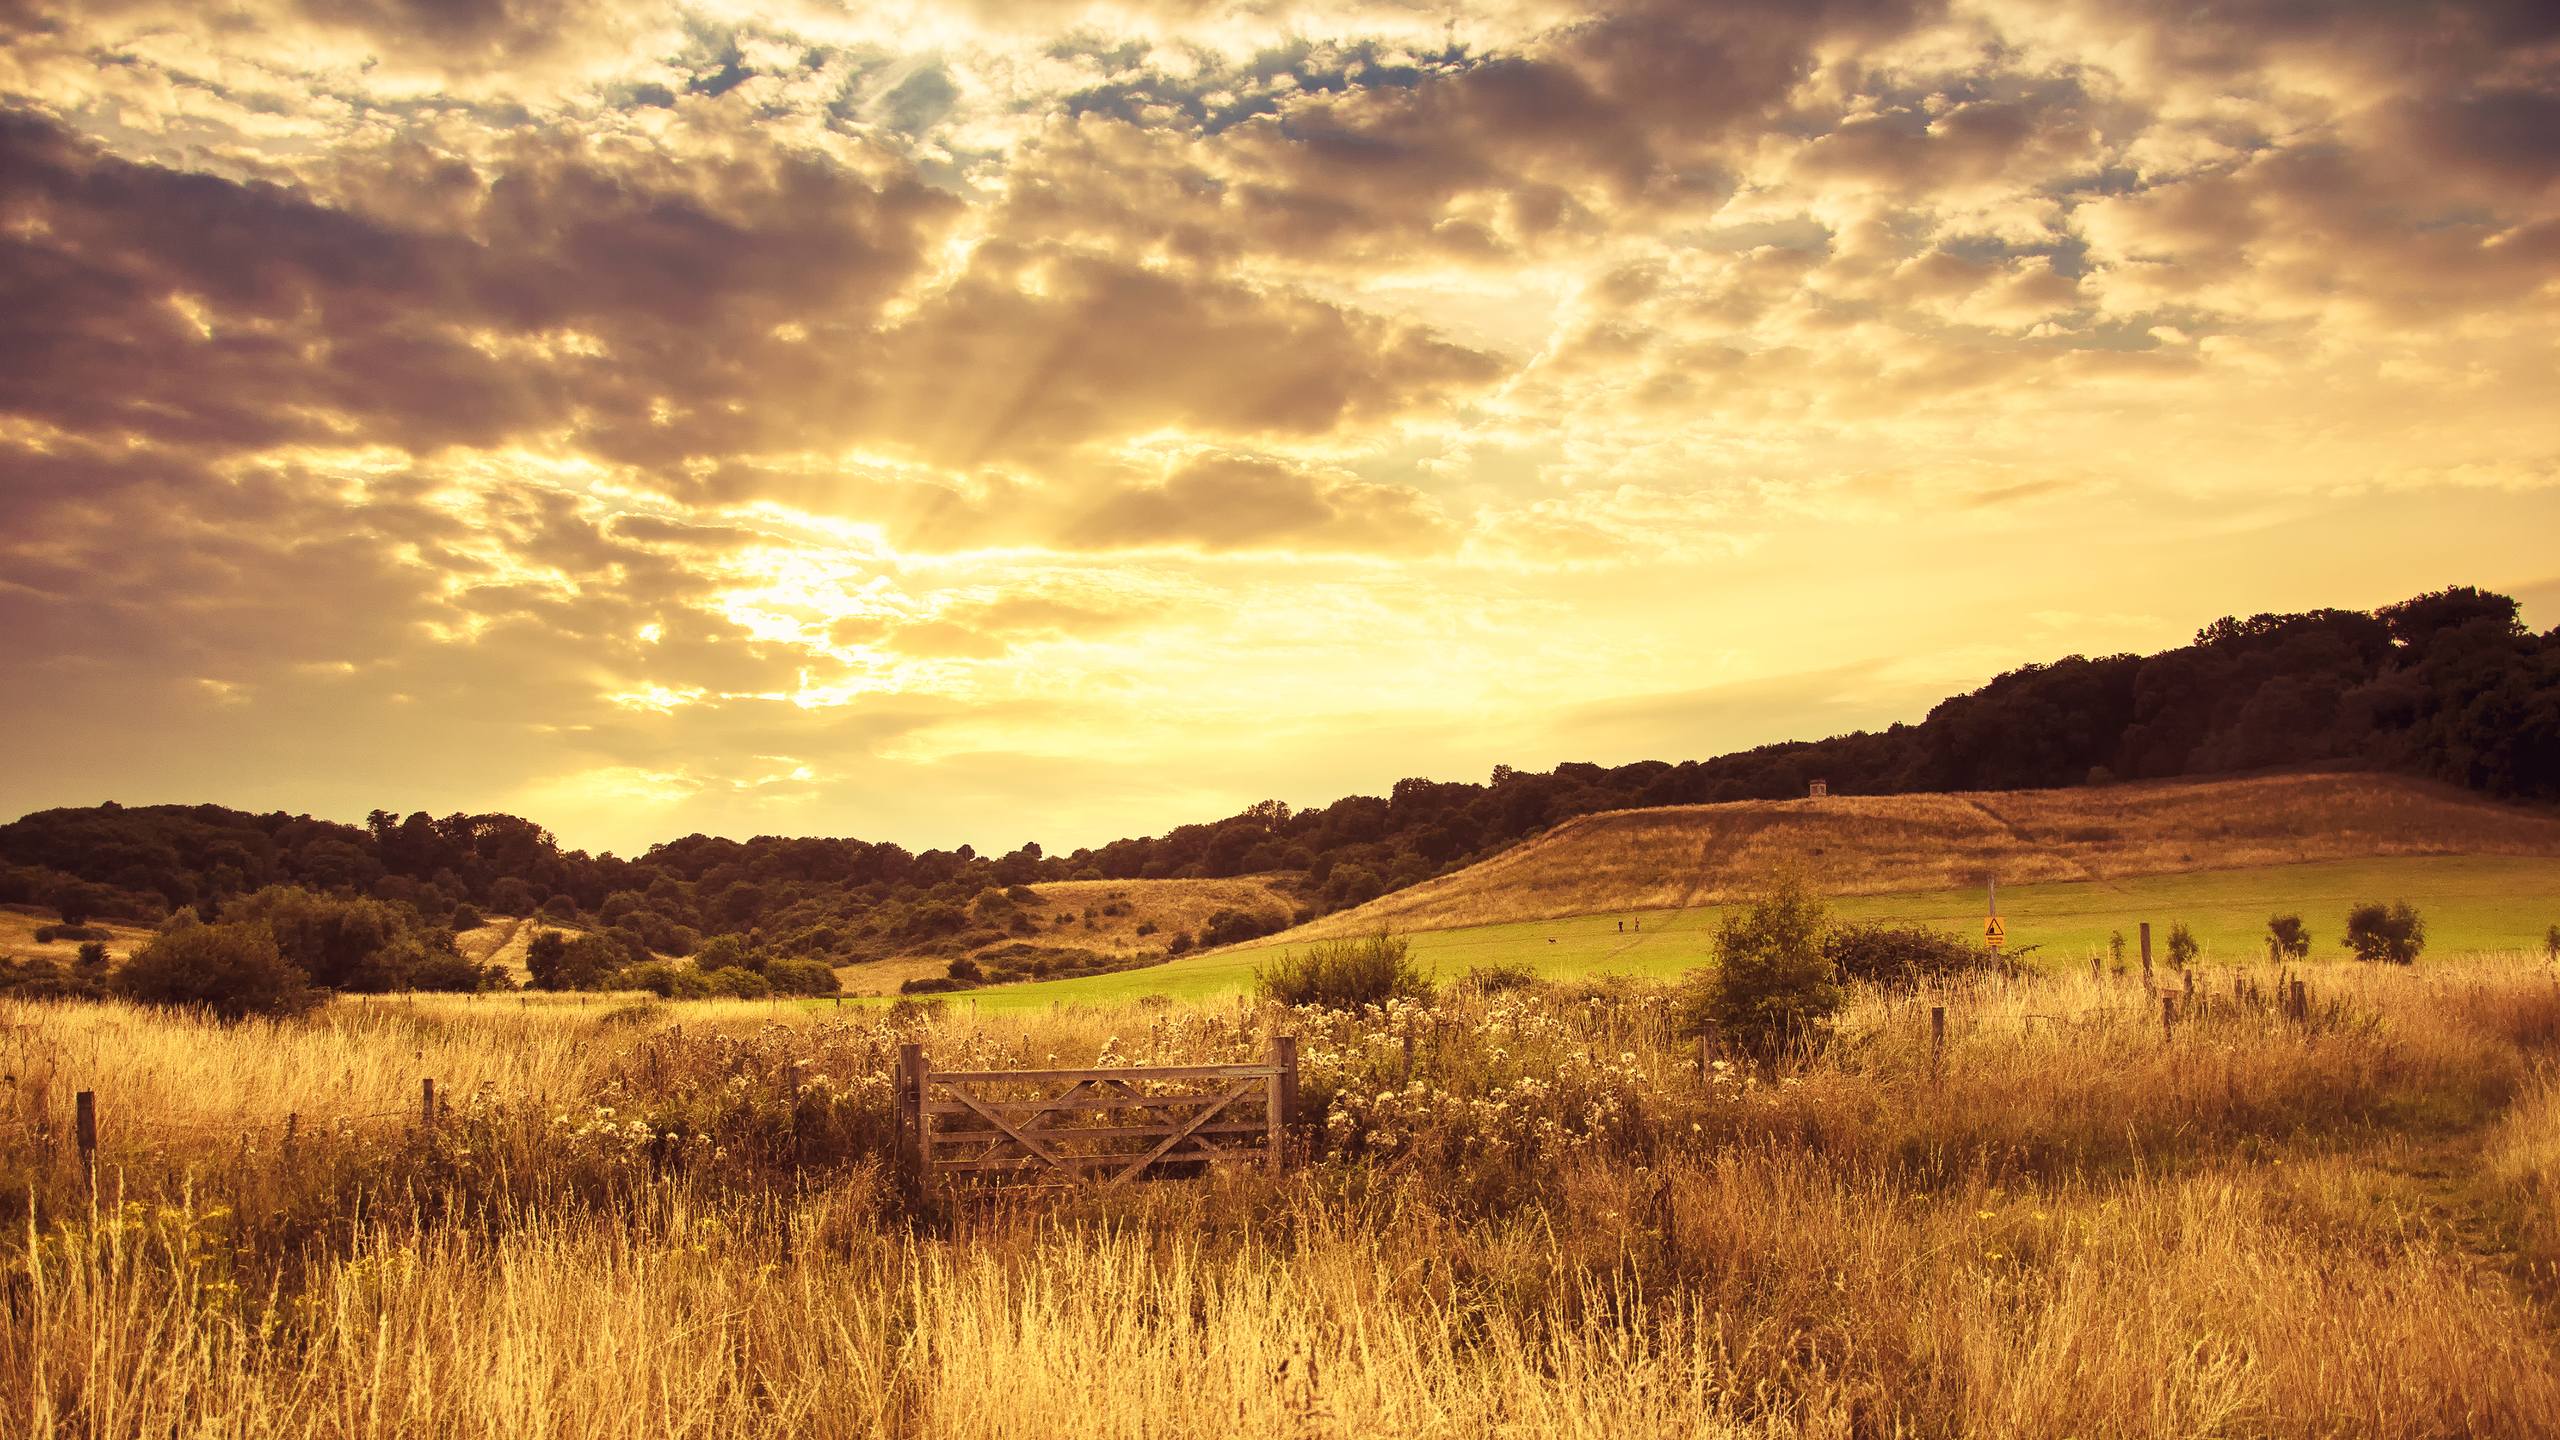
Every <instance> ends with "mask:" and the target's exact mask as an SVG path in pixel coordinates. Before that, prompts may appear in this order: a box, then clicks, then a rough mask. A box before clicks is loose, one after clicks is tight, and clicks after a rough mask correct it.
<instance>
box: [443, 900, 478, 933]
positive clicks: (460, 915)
mask: <svg viewBox="0 0 2560 1440" xmlns="http://www.w3.org/2000/svg"><path fill="white" fill-rule="evenodd" d="M487 923H488V922H487V921H485V920H483V919H481V918H480V911H479V909H478V907H476V906H474V905H472V904H471V903H469V902H468V901H465V902H464V903H462V904H460V905H456V906H454V907H453V913H452V914H450V915H448V916H446V917H445V921H444V928H446V929H447V930H452V931H456V932H460V931H464V930H477V929H479V928H480V927H481V926H483V925H485V924H487Z"/></svg>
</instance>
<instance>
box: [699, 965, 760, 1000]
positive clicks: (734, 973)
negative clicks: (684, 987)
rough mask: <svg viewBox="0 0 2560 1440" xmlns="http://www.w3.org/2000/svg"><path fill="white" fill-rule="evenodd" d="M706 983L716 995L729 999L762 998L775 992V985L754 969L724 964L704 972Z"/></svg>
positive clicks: (703, 976) (703, 977)
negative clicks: (721, 966) (716, 968)
mask: <svg viewBox="0 0 2560 1440" xmlns="http://www.w3.org/2000/svg"><path fill="white" fill-rule="evenodd" d="M702 979H703V982H704V983H705V984H707V985H708V986H710V987H711V993H712V994H713V995H714V996H717V997H720V998H723V999H729V1000H761V999H763V998H764V997H766V996H767V995H770V994H772V993H773V986H772V985H771V984H770V983H768V982H767V981H766V980H765V978H764V977H763V976H761V975H759V974H757V973H756V972H754V971H753V970H746V969H741V968H739V967H737V966H734V965H732V966H724V967H723V968H721V969H718V970H705V971H703V972H702Z"/></svg>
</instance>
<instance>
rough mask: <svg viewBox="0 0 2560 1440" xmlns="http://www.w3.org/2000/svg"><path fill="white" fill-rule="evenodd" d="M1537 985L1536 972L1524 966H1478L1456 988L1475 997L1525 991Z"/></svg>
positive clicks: (1515, 964) (1514, 964)
mask: <svg viewBox="0 0 2560 1440" xmlns="http://www.w3.org/2000/svg"><path fill="white" fill-rule="evenodd" d="M1537 983H1538V972H1537V971H1535V970H1532V969H1530V968H1529V967H1528V966H1526V965H1522V964H1518V963H1516V962H1515V963H1513V964H1508V965H1478V966H1476V967H1475V968H1474V969H1472V970H1469V971H1468V972H1467V973H1466V975H1465V976H1464V977H1462V978H1461V979H1460V980H1459V981H1458V988H1460V989H1462V990H1466V991H1468V992H1470V993H1473V994H1477V995H1501V994H1505V993H1508V992H1510V991H1513V990H1527V989H1530V988H1532V987H1534V986H1535V985H1536V984H1537Z"/></svg>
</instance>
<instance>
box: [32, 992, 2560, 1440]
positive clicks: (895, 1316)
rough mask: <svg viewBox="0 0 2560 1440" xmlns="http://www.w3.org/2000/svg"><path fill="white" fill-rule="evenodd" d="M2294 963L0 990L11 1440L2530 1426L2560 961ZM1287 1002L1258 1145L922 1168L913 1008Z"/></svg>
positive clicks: (2555, 1382) (2556, 1084) (1201, 1045)
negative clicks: (844, 1002) (1675, 1008)
mask: <svg viewBox="0 0 2560 1440" xmlns="http://www.w3.org/2000/svg"><path fill="white" fill-rule="evenodd" d="M2309 975H2310V984H2311V1004H2310V1007H2309V1013H2308V1014H2307V1015H2306V1016H2304V1017H2302V1018H2299V1019H2297V1018H2294V1017H2291V1016H2289V1015H2288V1014H2286V1013H2285V1012H2284V1011H2283V1010H2281V1009H2280V1008H2277V1007H2275V1006H2273V1005H2271V1004H2267V1003H2263V1002H2262V1001H2261V1000H2260V999H2259V998H2258V997H2259V996H2261V995H2265V994H2268V993H2272V992H2273V991H2274V990H2275V989H2276V982H2277V980H2278V976H2277V975H2276V974H2275V973H2274V972H2271V971H2266V970H2263V969H2259V970H2248V969H2233V970H2227V971H2218V972H2216V973H2215V975H2214V977H2213V982H2212V983H2211V984H2210V985H2208V986H2207V987H2206V988H2205V991H2204V996H2203V999H2202V1000H2201V1001H2200V1002H2199V1003H2198V1004H2197V1006H2196V1007H2195V1008H2194V1009H2192V1010H2190V1011H2188V1012H2186V1013H2185V1014H2184V1015H2182V1016H2181V1018H2180V1022H2179V1023H2178V1025H2177V1026H2176V1027H2175V1028H2174V1029H2172V1030H2171V1031H2169V1032H2167V1033H2165V1034H2164V1032H2163V1030H2162V1027H2161V1024H2160V1020H2159V1013H2158V1008H2157V1005H2156V1002H2155V1001H2154V999H2153V997H2152V996H2151V994H2150V993H2149V992H2147V991H2144V990H2142V989H2141V988H2140V987H2139V986H2138V985H2137V984H2135V983H2133V982H2132V981H2130V980H2126V979H2119V978H2116V977H2112V976H2107V977H2102V978H2100V979H2097V980H2094V981H2093V980H2092V979H2090V978H2089V977H2088V975H2087V974H2086V972H2085V970H2081V971H2078V972H2076V973H2065V974H2062V975H2059V976H2053V977H2045V978H2029V979H2024V980H2018V981H2002V982H1988V983H1980V984H1976V985H1972V986H1968V987H1965V988H1962V989H1957V990H1952V991H1948V992H1944V993H1938V994H1931V995H1920V996H1909V997H1892V996H1886V995H1880V994H1872V993H1869V994H1861V995H1858V996H1857V997H1856V998H1855V999H1854V1000H1853V1003H1852V1005H1851V1006H1850V1008H1849V1010H1848V1011H1847V1012H1846V1013H1845V1014H1844V1016H1843V1017H1842V1020H1841V1023H1840V1026H1839V1029H1838V1031H1837V1033H1836V1035H1835V1037H1834V1039H1833V1040H1832V1042H1831V1043H1830V1044H1828V1045H1827V1046H1824V1047H1821V1048H1820V1049H1819V1050H1817V1051H1807V1052H1800V1053H1797V1054H1795V1055H1794V1056H1792V1057H1791V1058H1787V1059H1784V1060H1781V1061H1777V1062H1773V1063H1770V1064H1768V1065H1765V1066H1754V1065H1748V1064H1744V1063H1741V1062H1739V1061H1737V1060H1733V1059H1727V1058H1723V1057H1713V1058H1710V1057H1708V1056H1706V1055H1704V1054H1702V1053H1701V1051H1700V1050H1699V1048H1698V1047H1697V1045H1696V1044H1695V1043H1694V1042H1692V1041H1690V1040H1687V1039H1684V1038H1681V1037H1680V1036H1679V1035H1677V1034H1675V1033H1674V1030H1673V1028H1672V1025H1671V1021H1670V1015H1671V1006H1670V1004H1669V996H1668V993H1667V992H1666V991H1665V989H1664V988H1663V987H1661V986H1658V985H1654V984H1649V983H1645V982H1642V981H1633V980H1612V981H1607V982H1603V983H1558V984H1545V985H1539V984H1531V985H1526V986H1514V987H1512V988H1505V989H1501V990H1498V991H1493V992H1490V993H1487V992H1484V991H1480V990H1474V989H1468V988H1464V987H1445V988H1444V989H1443V990H1442V992H1441V993H1440V994H1439V995H1438V996H1437V997H1436V998H1433V999H1431V1000H1430V1001H1428V1002H1424V1003H1413V1002H1403V1001H1399V1002H1395V1003H1393V1004H1391V1005H1388V1006H1386V1007H1371V1008H1369V1009H1366V1010H1364V1011H1362V1012H1360V1013H1356V1014H1350V1013H1340V1012H1326V1011H1319V1010H1312V1009H1308V1010H1294V1011H1293V1010H1285V1009H1281V1008H1278V1007H1275V1006H1271V1005H1268V1004H1265V1003H1261V1002H1256V1001H1250V1000H1245V999H1241V998H1238V999H1230V1000H1226V1001H1221V1002H1213V1003H1207V1004H1200V1005H1166V1004H1143V1005H1125V1006H1118V1007H1105V1008H1074V1009H1066V1008H1061V1009H1057V1010H1047V1009H1044V1010H1041V1011H1038V1012H1034V1013H1027V1014H996V1013H989V1012H985V1011H982V1010H981V1011H972V1010H971V1009H969V1008H967V1007H959V1006H921V1005H904V1006H896V1007H875V1008H866V1007H857V1006H847V1007H845V1009H844V1011H843V1012H842V1013H841V1014H833V1013H829V1014H813V1013H811V1012H809V1011H806V1010H800V1009H794V1008H790V1007H777V1006H769V1005H763V1004H755V1003H742V1002H695V1003H688V1004H680V1005H667V1004H633V1003H629V1002H626V1001H620V1000H611V999H597V998H593V997H536V996H494V997H492V996H482V997H418V998H415V999H409V998H394V999H375V1000H373V1001H370V1002H351V1001H340V1002H337V1003H336V1004H334V1005H332V1006H330V1007H328V1008H327V1009H325V1010H322V1011H320V1012H318V1013H316V1014H314V1015H311V1016H308V1017H304V1018H300V1019H295V1020H288V1021H252V1022H247V1023H244V1024H240V1025H235V1026H222V1025H217V1024H212V1023H209V1022H205V1021H201V1020H196V1019H191V1018H187V1017H185V1016H181V1015H172V1014H169V1013H166V1012H148V1011H142V1010H137V1009H132V1008H129V1007H126V1006H122V1005H119V1004H102V1005H42V1004H36V1003H12V1002H0V1072H5V1073H6V1075H7V1077H8V1078H7V1090H6V1097H5V1103H6V1106H7V1111H8V1124H7V1127H6V1129H5V1132H0V1135H5V1140H0V1220H5V1222H6V1223H5V1228H0V1235H5V1237H6V1238H5V1239H0V1266H5V1269H0V1295H5V1307H0V1309H4V1310H5V1313H4V1314H0V1324H5V1327H6V1335H5V1341H0V1425H5V1426H6V1427H7V1428H8V1430H9V1431H10V1433H13V1434H28V1435H39V1436H53V1435H79V1436H84V1437H125V1436H135V1437H139V1436H145V1435H149V1436H155V1437H156V1436H166V1435H172V1434H183V1435H187V1436H244V1437H245V1436H252V1435H254V1436H274V1437H304V1436H309V1437H322V1436H327V1437H340V1436H376V1435H384V1436H387V1435H395V1434H396V1435H404V1436H489V1437H497V1436H510V1437H514V1436H536V1437H551V1436H559V1437H570V1436H577V1437H586V1436H596V1437H602V1436H627V1435H635V1434H647V1435H653V1436H654V1435H669V1436H737V1435H746V1436H766V1435H772V1436H779V1435H810V1436H839V1435H842V1436H857V1435H900V1436H909V1435H912V1436H936V1437H942V1436H948V1437H976V1436H997V1435H1069V1434H1072V1435H1077V1436H1115V1437H1116V1436H1129V1437H1137V1436H1175V1435H1233V1434H1243V1433H1253V1434H1274V1435H1290V1436H1334V1435H1340V1436H1350V1435H1374V1434H1382V1433H1391V1434H1411V1435H1445V1436H1478V1435H1516V1436H1524V1437H1525V1436H1545V1435H1559V1436H1592V1437H1598V1436H1611V1437H1619V1436H1651V1435H1735V1436H1742V1435H1749V1436H1841V1437H1846V1436H1867V1435H1891V1434H1911V1435H1956V1434H1963V1435H1984V1436H2021V1437H2024V1436H2052V1435H2065V1434H2069V1435H2082V1436H2155V1435H2203V1434H2246V1435H2268V1436H2349V1435H2377V1434H2390V1435H2413V1436H2509V1435H2512V1436H2529V1435H2545V1434H2550V1433H2553V1432H2554V1430H2555V1429H2560V1363H2555V1360H2560V1355H2555V1348H2554V1347H2555V1340H2556V1338H2560V1330H2555V1325H2560V1308H2555V1307H2556V1306H2560V1071H2555V1067H2554V1064H2553V1061H2554V1058H2555V1057H2560V975H2556V974H2555V972H2554V970H2553V969H2552V967H2551V966H2550V965H2548V964H2547V963H2545V962H2544V961H2543V960H2542V959H2541V958H2540V957H2539V956H2535V955H2524V954H2511V955H2506V956H2491V957H2473V958H2469V959H2466V960H2463V961H2461V962H2458V963H2422V964H2420V965H2419V966H2417V967H2414V968H2411V969H2377V968H2368V967H2363V966H2355V965H2334V966H2324V967H2319V968H2317V969H2314V970H2312V971H2311V972H2309ZM2253 985H2254V986H2255V993H2253V991H2252V986H2253ZM1932 1005H1938V1006H1943V1007H1944V1008H1945V1009H1946V1011H1947V1015H1948V1023H1947V1028H1946V1042H1945V1047H1944V1049H1943V1051H1942V1052H1934V1051H1933V1049H1932V1046H1931V1043H1930V1040H1929V1034H1930V1030H1929V1024H1928V1010H1929V1007H1930V1006H1932ZM1279 1033H1288V1034H1294V1035H1297V1036H1298V1037H1300V1044H1301V1056H1302V1063H1303V1067H1304V1077H1305V1078H1304V1092H1303V1096H1302V1099H1303V1106H1304V1117H1305V1122H1306V1123H1305V1125H1304V1127H1303V1129H1302V1132H1301V1133H1300V1134H1299V1135H1298V1136H1297V1137H1296V1144H1297V1147H1298V1149H1299V1150H1300V1152H1301V1155H1300V1160H1299V1163H1297V1164H1296V1165H1295V1166H1294V1167H1293V1168H1291V1169H1290V1170H1289V1171H1287V1172H1286V1173H1283V1174H1279V1175H1268V1174H1263V1173H1260V1172H1250V1173H1247V1172H1236V1173H1224V1174H1220V1175H1217V1176H1213V1177H1211V1178H1207V1179H1202V1180H1196V1181H1168V1182H1160V1183H1154V1184H1146V1185H1135V1186H1129V1187H1123V1188H1120V1189H1116V1190H1109V1191H1076V1192H1067V1193H1063V1194H1060V1193H1051V1194H1045V1195H1040V1196H1011V1197H1007V1196H984V1197H975V1198H962V1199H954V1198H952V1197H938V1196H934V1195H920V1194H917V1193H914V1192H913V1190H912V1189H911V1188H910V1187H909V1186H907V1185H905V1184H904V1183H903V1182H902V1180H901V1178H900V1177H899V1175H898V1174H897V1173H896V1170H895V1166H894V1163H893V1160H892V1151H891V1135H890V1107H891V1100H890V1093H889V1083H888V1067H889V1063H890V1058H891V1056H892V1055H893V1054H894V1051H895V1048H896V1046H897V1045H898V1044H900V1043H903V1042H907V1041H917V1042H920V1043H923V1044H925V1045H926V1046H928V1047H929V1049H930V1051H931V1053H932V1054H933V1055H934V1057H935V1060H936V1063H937V1064H940V1065H945V1066H950V1065H966V1064H985V1065H1010V1064H1021V1063H1025V1062H1031V1063H1051V1064H1067V1065H1078V1064H1093V1063H1144V1062H1150V1061H1162V1062H1173V1061H1188V1062H1200V1061H1210V1060H1246V1059H1250V1058H1253V1057H1256V1056H1258V1055H1260V1054H1261V1053H1262V1051H1263V1048H1264V1046H1265V1045H1266V1044H1267V1042H1268V1039H1269V1037H1270V1036H1272V1035H1274V1034H1279ZM1408 1056H1410V1057H1411V1058H1410V1059H1409V1060H1408V1058H1407V1057H1408ZM425 1077H432V1078H435V1079H436V1080H437V1081H438V1083H439V1090H440V1092H441V1093H442V1094H444V1095H445V1096H447V1097H448V1100H447V1105H446V1108H445V1110H444V1112H443V1113H442V1114H441V1115H439V1116H438V1117H437V1119H436V1123H435V1124H434V1125H433V1126H428V1125H425V1124H422V1123H421V1122H420V1116H419V1107H418V1096H419V1085H418V1082H419V1080H420V1079H421V1078H425ZM795 1078H796V1081H797V1083H796V1085H795V1083H794V1081H795ZM75 1090H90V1091H93V1092H94V1093H95V1094H96V1095H97V1097H98V1098H97V1104H98V1112H99V1115H100V1129H101V1149H100V1152H99V1157H98V1158H99V1165H98V1172H97V1189H96V1192H95V1194H94V1196H92V1195H91V1194H90V1193H89V1192H88V1191H87V1189H86V1188H85V1187H84V1184H83V1180H82V1175H81V1172H80V1169H79V1167H78V1164H77V1161H76V1157H75V1156H74V1155H73V1154H72V1148H71V1147H70V1146H69V1145H68V1143H67V1140H66V1135H67V1128H68V1124H69V1119H70V1100H71V1094H72V1092H73V1091H75ZM289 1115H290V1116H291V1117H292V1119H291V1122H290V1124H288V1120H287V1117H288V1116H289Z"/></svg>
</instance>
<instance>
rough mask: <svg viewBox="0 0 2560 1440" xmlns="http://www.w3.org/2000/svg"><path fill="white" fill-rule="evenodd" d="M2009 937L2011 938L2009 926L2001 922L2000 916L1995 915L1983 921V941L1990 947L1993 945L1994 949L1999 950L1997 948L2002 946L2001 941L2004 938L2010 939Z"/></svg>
mask: <svg viewBox="0 0 2560 1440" xmlns="http://www.w3.org/2000/svg"><path fill="white" fill-rule="evenodd" d="M2008 938H2009V927H2008V926H2006V925H2003V924H2001V923H2000V917H1999V916H1997V915H1994V916H1992V917H1990V918H1989V919H1987V920H1984V921H1983V922H1982V943H1983V944H1985V945H1988V946H1990V947H1991V948H1992V949H1994V950H1997V949H1999V948H2000V942H2001V941H2003V940H2006V939H2008Z"/></svg>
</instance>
